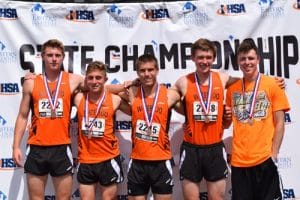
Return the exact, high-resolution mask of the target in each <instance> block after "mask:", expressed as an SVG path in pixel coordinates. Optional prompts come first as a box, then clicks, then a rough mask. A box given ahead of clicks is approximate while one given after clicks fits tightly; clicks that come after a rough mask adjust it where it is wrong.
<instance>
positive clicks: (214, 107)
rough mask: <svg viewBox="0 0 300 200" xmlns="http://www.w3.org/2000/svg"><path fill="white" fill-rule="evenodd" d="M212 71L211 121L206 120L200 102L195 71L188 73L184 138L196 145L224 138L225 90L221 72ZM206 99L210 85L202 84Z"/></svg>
mask: <svg viewBox="0 0 300 200" xmlns="http://www.w3.org/2000/svg"><path fill="white" fill-rule="evenodd" d="M211 73H212V80H211V82H212V91H211V104H210V112H209V114H208V116H207V118H208V119H209V122H207V120H205V118H206V116H205V114H203V110H202V107H201V104H200V97H199V94H198V90H197V86H196V81H195V75H194V74H195V73H190V74H188V75H187V92H186V95H185V96H184V101H183V102H184V108H185V113H186V114H185V115H186V122H185V128H184V138H183V140H184V141H185V142H187V143H190V144H194V145H210V144H215V143H218V142H220V141H221V140H222V136H223V128H222V117H223V107H224V106H223V101H224V91H223V85H222V81H221V79H220V77H219V74H218V73H216V72H211ZM200 88H201V92H202V96H203V99H204V101H206V100H207V95H208V86H202V85H201V86H200Z"/></svg>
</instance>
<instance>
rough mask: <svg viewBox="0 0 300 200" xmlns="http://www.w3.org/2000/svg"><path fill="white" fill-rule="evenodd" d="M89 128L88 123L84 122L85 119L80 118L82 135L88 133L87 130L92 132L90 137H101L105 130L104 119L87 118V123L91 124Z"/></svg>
mask: <svg viewBox="0 0 300 200" xmlns="http://www.w3.org/2000/svg"><path fill="white" fill-rule="evenodd" d="M91 123H93V124H92V125H91V127H90V128H89V127H88V125H86V124H85V121H84V120H82V123H81V124H82V125H81V130H82V133H83V134H84V135H88V133H89V131H91V133H92V137H102V136H103V135H104V130H105V119H102V118H96V119H95V120H94V118H89V124H91Z"/></svg>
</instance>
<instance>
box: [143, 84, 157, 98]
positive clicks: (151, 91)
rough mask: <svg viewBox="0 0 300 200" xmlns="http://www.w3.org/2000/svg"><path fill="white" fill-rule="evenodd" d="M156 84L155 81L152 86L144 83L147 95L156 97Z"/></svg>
mask: <svg viewBox="0 0 300 200" xmlns="http://www.w3.org/2000/svg"><path fill="white" fill-rule="evenodd" d="M156 85H157V83H155V84H154V85H152V86H145V85H143V90H144V95H145V97H154V94H155V91H156Z"/></svg>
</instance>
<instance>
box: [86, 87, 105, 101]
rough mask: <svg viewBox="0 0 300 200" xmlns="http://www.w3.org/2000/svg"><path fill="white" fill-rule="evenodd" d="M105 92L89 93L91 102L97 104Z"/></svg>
mask: <svg viewBox="0 0 300 200" xmlns="http://www.w3.org/2000/svg"><path fill="white" fill-rule="evenodd" d="M103 92H104V91H103V90H101V91H99V92H89V93H88V95H89V101H91V102H93V103H97V101H98V100H99V98H100V97H101V96H102V95H103Z"/></svg>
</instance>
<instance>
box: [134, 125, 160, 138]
mask: <svg viewBox="0 0 300 200" xmlns="http://www.w3.org/2000/svg"><path fill="white" fill-rule="evenodd" d="M135 131H136V137H137V138H139V139H142V140H146V141H151V142H153V141H157V140H158V136H159V132H160V124H158V123H152V124H151V127H148V126H147V123H146V121H144V120H137V123H136V129H135Z"/></svg>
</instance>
